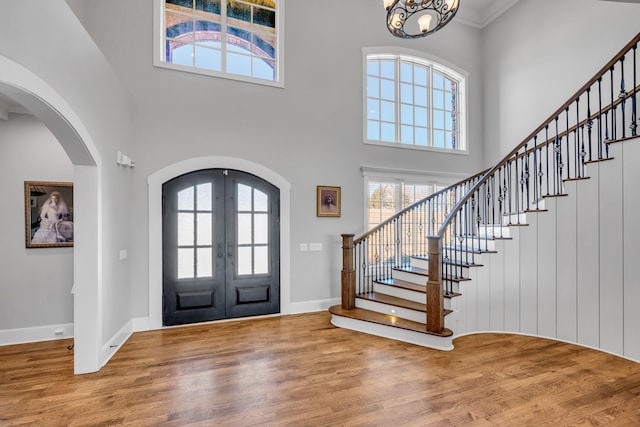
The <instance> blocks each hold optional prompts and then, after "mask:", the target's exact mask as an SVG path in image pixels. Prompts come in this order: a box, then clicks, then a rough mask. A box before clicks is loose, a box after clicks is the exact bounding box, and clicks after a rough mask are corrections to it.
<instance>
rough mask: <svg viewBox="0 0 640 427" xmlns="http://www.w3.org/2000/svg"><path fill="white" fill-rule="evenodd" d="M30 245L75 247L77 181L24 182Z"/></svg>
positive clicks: (28, 242) (25, 233) (37, 246)
mask: <svg viewBox="0 0 640 427" xmlns="http://www.w3.org/2000/svg"><path fill="white" fill-rule="evenodd" d="M24 213H25V215H24V219H25V221H24V228H25V230H24V236H25V245H26V247H27V248H56V247H72V246H73V183H71V182H49V181H25V182H24Z"/></svg>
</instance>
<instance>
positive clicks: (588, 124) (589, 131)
mask: <svg viewBox="0 0 640 427" xmlns="http://www.w3.org/2000/svg"><path fill="white" fill-rule="evenodd" d="M592 127H593V120H592V119H591V87H589V88H588V89H587V137H588V138H589V161H591V160H593V158H592V156H591V154H592V153H591V128H592ZM582 143H583V145H584V137H583V138H582Z"/></svg>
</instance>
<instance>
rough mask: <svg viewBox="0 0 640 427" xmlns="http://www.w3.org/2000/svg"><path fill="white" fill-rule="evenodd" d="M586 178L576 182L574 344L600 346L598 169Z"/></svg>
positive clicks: (594, 169) (591, 170)
mask: <svg viewBox="0 0 640 427" xmlns="http://www.w3.org/2000/svg"><path fill="white" fill-rule="evenodd" d="M589 175H590V179H585V180H581V181H576V186H575V187H576V194H577V201H578V205H577V213H578V216H577V217H576V219H577V238H576V249H575V250H576V252H577V261H578V264H577V265H578V275H577V279H578V343H580V344H583V345H587V346H590V347H595V348H598V347H599V345H600V333H599V329H600V320H599V319H600V302H599V298H600V285H599V281H600V273H599V270H600V268H599V261H600V248H599V243H600V238H599V233H598V226H599V222H598V202H599V197H598V169H597V168H592V169H590V170H589Z"/></svg>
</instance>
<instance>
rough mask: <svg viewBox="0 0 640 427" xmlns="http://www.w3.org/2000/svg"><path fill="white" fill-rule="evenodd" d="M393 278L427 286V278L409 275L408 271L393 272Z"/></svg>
mask: <svg viewBox="0 0 640 427" xmlns="http://www.w3.org/2000/svg"><path fill="white" fill-rule="evenodd" d="M392 274H393V278H394V279H400V280H404V281H406V282H411V283H417V284H418V285H422V286H426V285H427V280H428V277H427V276H423V275H421V274H415V273H409V272H408V271H399V270H393V273H392Z"/></svg>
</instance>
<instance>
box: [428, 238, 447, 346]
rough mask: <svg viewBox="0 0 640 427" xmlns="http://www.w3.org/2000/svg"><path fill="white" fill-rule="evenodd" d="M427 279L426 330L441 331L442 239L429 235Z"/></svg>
mask: <svg viewBox="0 0 640 427" xmlns="http://www.w3.org/2000/svg"><path fill="white" fill-rule="evenodd" d="M428 242H429V243H428V244H429V247H428V249H429V280H428V281H427V331H429V332H435V333H438V334H439V333H441V332H442V330H443V329H444V295H443V291H442V282H441V280H442V278H441V276H442V274H441V273H442V264H441V261H440V258H441V253H442V241H441V240H440V236H429V238H428Z"/></svg>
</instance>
